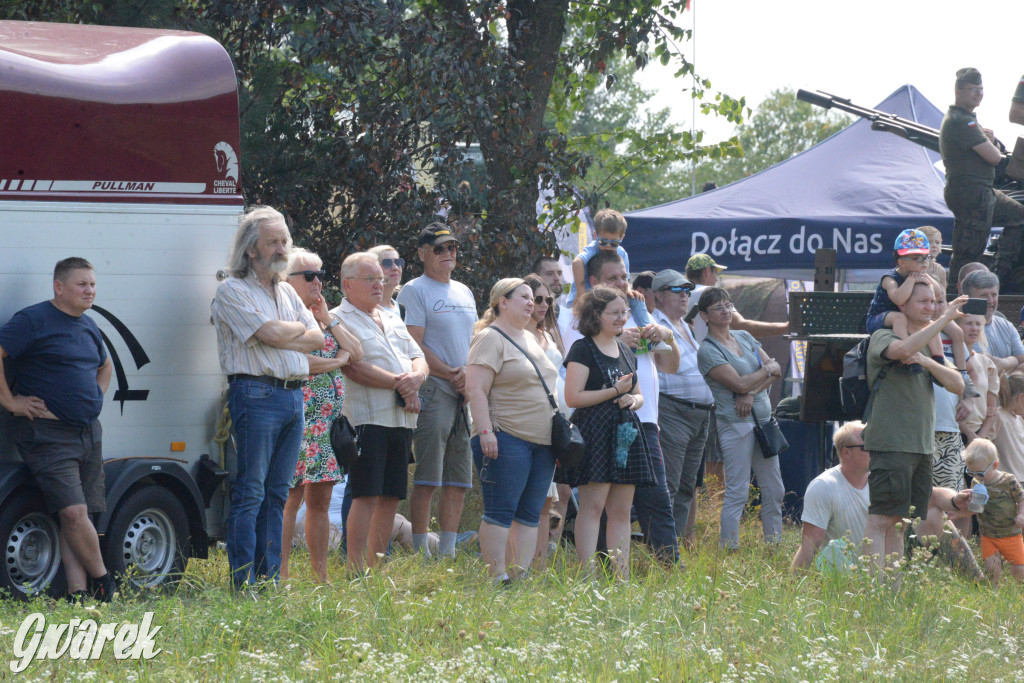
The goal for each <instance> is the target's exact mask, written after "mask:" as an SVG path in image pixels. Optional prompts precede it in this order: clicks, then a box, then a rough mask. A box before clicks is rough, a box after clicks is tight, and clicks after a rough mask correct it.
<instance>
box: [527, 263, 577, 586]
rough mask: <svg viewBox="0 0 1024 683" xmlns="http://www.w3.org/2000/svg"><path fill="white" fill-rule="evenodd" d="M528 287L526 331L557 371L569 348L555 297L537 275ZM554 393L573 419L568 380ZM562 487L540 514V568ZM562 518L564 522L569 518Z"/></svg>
mask: <svg viewBox="0 0 1024 683" xmlns="http://www.w3.org/2000/svg"><path fill="white" fill-rule="evenodd" d="M523 280H524V281H525V282H526V284H528V285H530V289H531V290H532V291H533V316H532V317H531V319H530V322H529V323H527V325H526V331H527V332H529V333H531V334H532V335H533V336H534V339H536V341H537V344H539V345H540V347H541V348H542V349H544V353H545V354H546V355H547V357H548V360H550V361H551V364H552V365H554V366H555V367H556V368H560V367H562V360H563V358H564V356H565V349H564V348H563V347H562V335H561V333H560V332H559V330H558V324H557V323H556V322H555V297H554V295H553V294H552V292H551V290H550V289H548V286H547V285H546V284H544V281H543V280H541V279H540V278H539V277H537V276H536V275H534V274H532V273H531V274H529V275H527V276H526V277H524V278H523ZM551 390H552V391H554V392H555V398H556V399H557V400H558V407H559V410H560V411H561V412H562V414H563V415H565V416H566V417H569V413H570V410H569V406H567V405H565V381H564V380H563V379H562V377H561V375H559V377H558V379H557V380H556V381H555V386H554V387H551ZM555 459H556V460H557V459H558V453H555ZM558 499H559V496H558V486H557V485H556V484H555V482H554V481H552V482H551V486H550V487H549V488H548V495H547V499H546V500H545V501H544V508H543V509H542V510H541V512H540V529H539V531H538V532H537V552H536V553H535V554H534V558H533V559H534V562H535V563H537V565H538V566H542V565H543V564H544V562H545V561H546V560H547V550H548V541H549V538H550V536H551V519H550V513H551V506H552V505H553V504H554V503H556V502H558ZM561 517H562V518H563V519H564V518H565V515H564V514H562V515H561ZM556 531H557V532H558V534H557V535H560V534H561V525H559V528H558V529H556Z"/></svg>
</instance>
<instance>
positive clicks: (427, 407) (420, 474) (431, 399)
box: [412, 377, 473, 488]
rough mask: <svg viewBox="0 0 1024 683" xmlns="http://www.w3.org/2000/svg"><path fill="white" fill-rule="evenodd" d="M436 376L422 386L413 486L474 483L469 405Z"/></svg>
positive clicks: (470, 485)
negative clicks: (441, 386)
mask: <svg viewBox="0 0 1024 683" xmlns="http://www.w3.org/2000/svg"><path fill="white" fill-rule="evenodd" d="M439 385H440V382H439V380H436V379H434V378H433V377H431V378H428V379H427V381H426V382H425V383H424V384H423V386H422V387H420V404H421V408H420V416H419V420H418V421H417V422H416V431H415V432H413V437H412V439H413V455H415V457H416V470H415V472H414V473H413V482H412V483H413V485H414V486H459V487H462V488H470V487H472V486H473V453H472V451H470V449H469V415H468V408H467V407H466V406H464V405H462V397H461V396H452V395H451V394H449V393H447V392H445V391H443V390H442V389H441V388H440V386H439Z"/></svg>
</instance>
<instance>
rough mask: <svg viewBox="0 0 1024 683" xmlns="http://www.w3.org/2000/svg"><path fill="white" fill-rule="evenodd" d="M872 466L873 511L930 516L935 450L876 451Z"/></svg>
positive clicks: (908, 515) (882, 513)
mask: <svg viewBox="0 0 1024 683" xmlns="http://www.w3.org/2000/svg"><path fill="white" fill-rule="evenodd" d="M870 469H871V472H870V474H869V475H868V490H869V495H870V498H871V504H870V505H869V506H868V513H869V514H872V515H883V516H886V517H916V518H919V519H924V518H925V517H927V516H928V502H929V501H930V500H931V497H932V454H931V453H895V452H892V451H876V452H873V453H872V454H871V467H870ZM911 508H913V510H911Z"/></svg>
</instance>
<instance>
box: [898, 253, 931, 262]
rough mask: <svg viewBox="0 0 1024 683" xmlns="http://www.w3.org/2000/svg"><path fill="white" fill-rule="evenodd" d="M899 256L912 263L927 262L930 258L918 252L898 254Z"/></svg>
mask: <svg viewBox="0 0 1024 683" xmlns="http://www.w3.org/2000/svg"><path fill="white" fill-rule="evenodd" d="M900 258H901V259H903V260H904V261H913V262H914V263H928V262H929V261H931V260H932V257H931V256H921V255H920V254H918V255H917V256H900Z"/></svg>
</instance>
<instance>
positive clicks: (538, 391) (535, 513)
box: [466, 278, 558, 582]
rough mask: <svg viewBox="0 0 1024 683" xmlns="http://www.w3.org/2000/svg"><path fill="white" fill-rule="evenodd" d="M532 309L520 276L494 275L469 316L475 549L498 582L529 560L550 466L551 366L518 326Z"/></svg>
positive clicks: (522, 326)
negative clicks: (477, 514)
mask: <svg viewBox="0 0 1024 683" xmlns="http://www.w3.org/2000/svg"><path fill="white" fill-rule="evenodd" d="M533 309H534V303H533V290H531V289H530V286H529V285H528V284H526V283H525V282H524V281H523V280H521V279H519V278H505V279H503V280H499V281H498V282H497V283H496V284H495V285H494V287H492V288H491V298H490V303H489V306H488V308H487V312H486V313H485V314H484V317H483V318H481V320H480V321H479V322H478V323H477V324H476V333H475V334H474V335H473V341H472V343H471V344H470V347H469V358H468V360H467V363H466V394H467V396H468V397H469V411H470V414H471V415H472V417H473V432H472V439H471V440H470V446H471V448H472V451H473V460H474V462H475V464H476V468H477V471H478V472H479V474H480V489H481V491H482V492H483V503H484V511H483V517H482V519H481V521H480V553H481V555H483V559H484V562H485V563H486V564H487V567H488V571H489V572H490V575H491V576H492V577H493V578H494V579H495V580H497V581H501V582H504V581H508V580H509V578H510V577H509V572H512V573H513V575H515V574H522V573H523V572H525V571H526V570H528V569H529V568H530V565H531V563H532V561H533V555H534V551H535V549H536V547H537V529H538V526H539V524H540V512H541V508H542V507H543V506H544V497H545V496H546V495H547V492H548V488H549V486H550V485H551V476H552V474H553V473H554V471H555V458H554V456H553V455H552V453H551V418H552V412H551V404H550V403H549V401H548V398H547V392H546V391H545V390H544V386H545V385H547V387H548V388H549V389H550V390H552V391H553V390H554V386H555V380H556V379H557V377H558V370H557V369H556V368H555V366H554V365H552V363H551V361H549V360H548V358H547V355H546V354H545V353H544V350H543V349H541V347H540V345H539V344H537V342H536V341H535V338H534V336H533V334H532V333H530V332H527V331H526V326H527V325H528V324H530V322H531V321H532V320H533V317H532V316H533ZM541 377H543V378H544V380H543V382H541Z"/></svg>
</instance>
